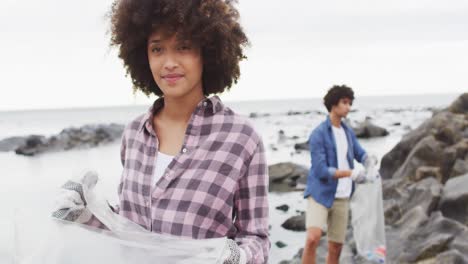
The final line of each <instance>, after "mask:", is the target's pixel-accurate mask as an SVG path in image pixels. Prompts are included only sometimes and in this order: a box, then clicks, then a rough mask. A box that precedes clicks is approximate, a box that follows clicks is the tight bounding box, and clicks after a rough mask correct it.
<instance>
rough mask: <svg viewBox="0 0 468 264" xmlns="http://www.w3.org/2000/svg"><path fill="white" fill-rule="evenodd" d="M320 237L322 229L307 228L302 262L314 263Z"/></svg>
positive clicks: (304, 263)
mask: <svg viewBox="0 0 468 264" xmlns="http://www.w3.org/2000/svg"><path fill="white" fill-rule="evenodd" d="M321 237H322V229H320V228H317V227H309V228H307V238H306V243H305V246H304V251H303V252H302V264H315V252H316V251H317V246H318V245H319V243H320V238H321Z"/></svg>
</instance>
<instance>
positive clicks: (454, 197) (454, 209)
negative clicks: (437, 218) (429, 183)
mask: <svg viewBox="0 0 468 264" xmlns="http://www.w3.org/2000/svg"><path fill="white" fill-rule="evenodd" d="M439 208H440V211H441V212H442V214H443V215H444V216H445V217H449V218H452V219H454V220H457V221H459V222H461V223H463V224H465V225H467V226H468V173H467V174H465V175H463V176H459V177H455V178H452V179H450V180H449V181H447V183H446V184H445V187H444V189H443V194H442V199H441V201H440V205H439Z"/></svg>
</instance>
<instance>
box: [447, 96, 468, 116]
mask: <svg viewBox="0 0 468 264" xmlns="http://www.w3.org/2000/svg"><path fill="white" fill-rule="evenodd" d="M447 110H448V111H450V112H452V113H456V114H463V113H468V93H464V94H462V95H460V96H459V97H458V98H457V99H456V100H455V102H453V103H452V104H451V105H450V106H449V107H448V108H447Z"/></svg>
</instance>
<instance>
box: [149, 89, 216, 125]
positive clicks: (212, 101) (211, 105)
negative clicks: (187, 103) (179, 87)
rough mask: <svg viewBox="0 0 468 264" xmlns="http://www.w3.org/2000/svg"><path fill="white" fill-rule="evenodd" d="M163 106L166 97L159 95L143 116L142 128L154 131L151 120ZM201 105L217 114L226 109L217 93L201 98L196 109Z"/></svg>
mask: <svg viewBox="0 0 468 264" xmlns="http://www.w3.org/2000/svg"><path fill="white" fill-rule="evenodd" d="M163 106H164V97H159V98H158V99H156V100H155V101H154V103H153V104H152V105H151V106H150V107H149V109H148V111H147V112H146V114H145V116H144V117H143V120H142V122H141V124H140V130H141V129H143V128H144V127H146V129H147V130H148V131H149V132H150V133H154V130H153V127H152V125H151V124H152V121H151V120H153V117H154V114H155V113H157V112H158V111H159V110H160V109H161V108H162V107H163ZM199 107H206V108H207V109H208V110H209V111H211V113H212V114H216V113H217V112H219V111H221V110H223V109H224V104H223V102H222V101H221V99H220V98H219V97H218V96H217V95H214V96H211V97H207V98H204V99H203V100H201V101H200V102H199V103H198V105H197V107H196V109H197V108H199Z"/></svg>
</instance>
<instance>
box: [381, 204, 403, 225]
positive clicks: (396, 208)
mask: <svg viewBox="0 0 468 264" xmlns="http://www.w3.org/2000/svg"><path fill="white" fill-rule="evenodd" d="M383 206H384V218H385V219H384V220H385V224H386V225H391V224H393V223H395V222H396V221H398V219H400V218H401V215H402V212H401V209H400V203H399V202H398V201H397V200H395V199H389V200H384V203H383Z"/></svg>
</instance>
